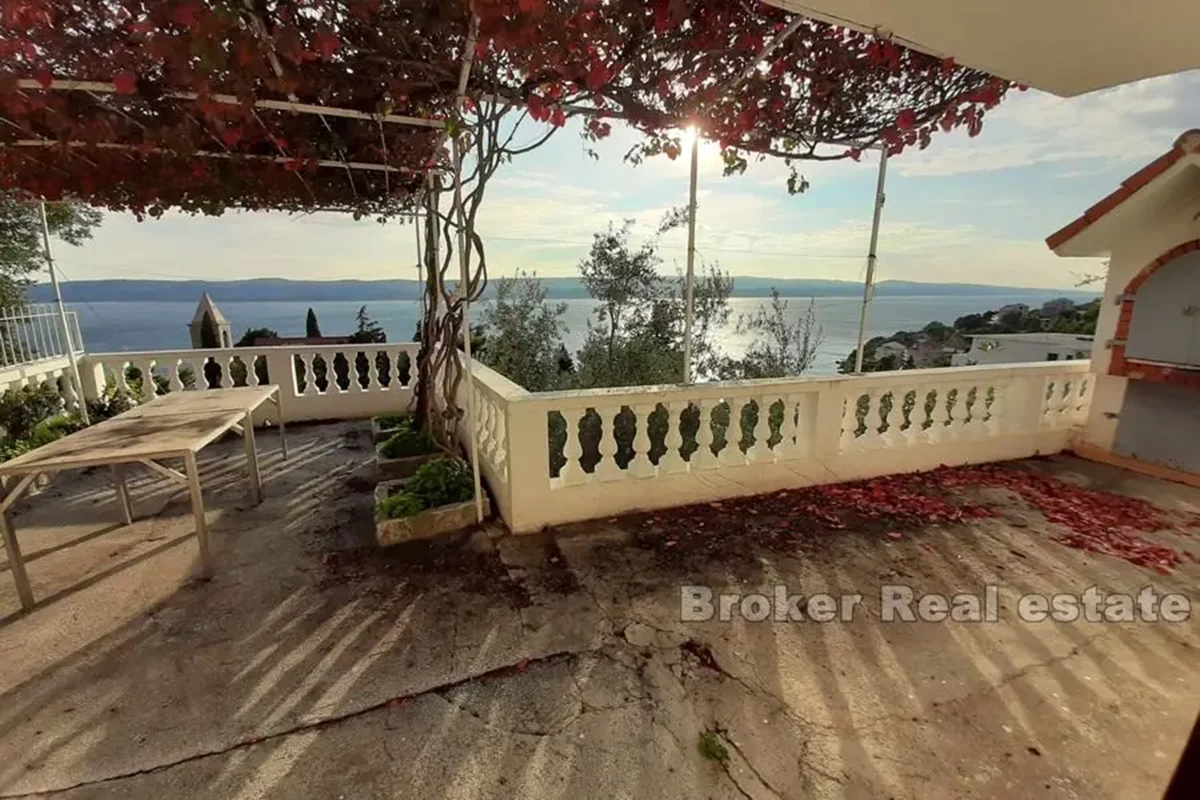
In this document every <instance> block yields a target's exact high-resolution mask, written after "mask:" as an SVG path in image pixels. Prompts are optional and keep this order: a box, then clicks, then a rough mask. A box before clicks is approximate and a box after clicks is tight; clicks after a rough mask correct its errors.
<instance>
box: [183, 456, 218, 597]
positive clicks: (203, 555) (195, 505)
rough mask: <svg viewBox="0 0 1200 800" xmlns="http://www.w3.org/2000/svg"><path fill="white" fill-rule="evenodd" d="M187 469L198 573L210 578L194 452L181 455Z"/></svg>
mask: <svg viewBox="0 0 1200 800" xmlns="http://www.w3.org/2000/svg"><path fill="white" fill-rule="evenodd" d="M183 464H184V467H185V469H186V471H187V479H188V492H189V494H191V496H192V516H193V517H195V518H196V539H197V540H198V541H199V543H200V574H201V576H202V577H205V578H211V577H212V574H213V565H212V553H211V552H210V550H209V547H208V521H207V520H205V519H204V495H203V494H202V493H201V491H200V470H199V469H198V468H197V467H196V454H195V453H187V454H185V455H184V457H183Z"/></svg>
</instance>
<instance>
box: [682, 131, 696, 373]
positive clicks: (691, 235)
mask: <svg viewBox="0 0 1200 800" xmlns="http://www.w3.org/2000/svg"><path fill="white" fill-rule="evenodd" d="M699 163H700V132H699V131H697V132H696V133H695V135H694V136H693V137H692V168H691V180H690V183H689V185H688V244H687V278H686V281H685V283H684V312H683V382H684V383H685V384H690V383H691V382H692V318H693V317H694V316H695V292H694V285H695V282H696V173H697V172H698V167H699Z"/></svg>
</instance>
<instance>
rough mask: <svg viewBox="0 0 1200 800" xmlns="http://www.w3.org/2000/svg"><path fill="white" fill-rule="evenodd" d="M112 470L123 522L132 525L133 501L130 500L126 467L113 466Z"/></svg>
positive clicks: (122, 465) (120, 465)
mask: <svg viewBox="0 0 1200 800" xmlns="http://www.w3.org/2000/svg"><path fill="white" fill-rule="evenodd" d="M111 469H112V480H113V485H114V486H115V487H116V489H117V507H118V508H119V509H120V511H121V522H123V523H125V524H126V525H132V524H133V501H132V500H131V499H130V498H129V485H128V484H127V483H126V482H125V465H124V464H113V465H112V467H111Z"/></svg>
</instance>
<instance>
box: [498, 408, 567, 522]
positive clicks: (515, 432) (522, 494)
mask: <svg viewBox="0 0 1200 800" xmlns="http://www.w3.org/2000/svg"><path fill="white" fill-rule="evenodd" d="M505 413H506V414H507V418H506V419H505V424H504V432H505V435H506V436H507V439H508V441H507V442H505V443H504V447H505V449H506V450H507V451H508V476H509V479H508V485H507V486H506V487H505V491H506V492H507V493H508V509H509V514H510V515H511V517H512V518H511V519H510V520H508V524H509V527H510V528H512V529H513V530H522V529H523V527H524V519H525V517H526V516H527V515H528V514H530V513H531V512H533V513H536V512H537V510H538V508H539V504H544V503H546V502H547V500H548V498H547V497H546V495H547V494H548V493H549V491H550V431H549V424H548V421H547V419H548V417H547V413H546V409H545V407H544V406H541V405H538V404H536V403H523V402H520V401H519V400H515V399H510V400H509V402H508V403H507V409H506V412H505ZM566 416H567V418H568V419H570V415H569V414H568V415H566ZM570 435H571V432H570V431H568V436H570ZM500 502H501V507H503V503H504V501H503V500H501V501H500Z"/></svg>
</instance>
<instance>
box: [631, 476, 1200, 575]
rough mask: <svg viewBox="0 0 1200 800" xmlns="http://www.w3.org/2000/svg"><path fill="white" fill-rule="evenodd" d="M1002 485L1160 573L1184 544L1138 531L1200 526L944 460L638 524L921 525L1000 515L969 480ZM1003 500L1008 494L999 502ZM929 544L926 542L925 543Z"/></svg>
mask: <svg viewBox="0 0 1200 800" xmlns="http://www.w3.org/2000/svg"><path fill="white" fill-rule="evenodd" d="M981 488H991V489H1005V490H1007V491H1009V492H1011V493H1012V494H1014V495H1016V496H1017V497H1019V498H1021V499H1022V500H1024V501H1025V502H1026V503H1028V504H1029V505H1030V506H1031V507H1032V508H1033V509H1035V510H1036V511H1038V512H1040V513H1041V515H1042V516H1043V517H1044V518H1045V519H1046V521H1047V522H1049V523H1051V524H1052V525H1053V526H1054V528H1053V529H1052V531H1053V533H1052V536H1051V538H1052V540H1053V541H1055V542H1058V543H1060V544H1063V545H1065V546H1067V547H1072V548H1075V549H1077V550H1082V551H1084V552H1088V553H1100V554H1103V555H1107V556H1112V557H1114V558H1120V559H1124V560H1125V561H1128V562H1130V563H1132V564H1136V565H1138V566H1140V567H1144V568H1146V569H1153V570H1155V571H1157V572H1159V573H1162V574H1165V573H1168V572H1169V571H1170V570H1171V569H1172V568H1173V567H1176V566H1179V565H1180V564H1182V563H1183V562H1184V561H1185V559H1191V560H1192V561H1197V560H1198V559H1197V558H1196V557H1195V556H1194V555H1193V554H1191V553H1187V552H1181V551H1179V550H1176V549H1174V548H1171V547H1168V546H1165V545H1160V544H1156V543H1154V542H1151V541H1149V540H1148V539H1146V538H1145V537H1144V536H1143V534H1149V533H1154V532H1157V531H1164V530H1174V531H1175V532H1178V533H1188V531H1187V529H1188V528H1196V527H1200V515H1197V514H1196V513H1194V512H1183V513H1178V514H1175V513H1169V512H1167V511H1164V510H1162V509H1160V508H1158V507H1156V506H1155V505H1153V504H1151V503H1149V502H1147V501H1145V500H1142V499H1141V498H1137V497H1131V496H1128V495H1122V494H1116V493H1111V492H1103V491H1097V490H1094V489H1086V488H1083V487H1081V486H1077V485H1075V484H1073V483H1070V482H1067V481H1064V480H1061V479H1059V478H1056V477H1053V476H1051V475H1048V474H1045V473H1040V472H1036V471H1032V470H1029V469H1023V468H1020V467H1013V466H1005V465H986V466H979V467H944V468H942V469H938V470H933V471H932V472H925V473H919V474H909V475H888V476H886V477H881V478H874V479H871V480H864V481H854V482H850V483H837V484H829V485H825V486H811V487H807V488H804V489H794V490H785V491H781V492H776V493H774V494H770V495H763V496H757V497H744V498H736V499H731V500H725V501H722V502H714V503H706V504H701V505H694V506H687V507H684V508H676V509H672V510H670V511H663V512H659V513H657V514H654V515H646V516H645V517H643V519H644V522H643V525H644V526H647V527H651V528H653V529H655V530H659V531H663V532H667V533H668V536H667V539H666V542H665V545H664V546H665V547H667V548H675V547H676V546H677V545H679V544H680V543H681V542H682V541H686V538H687V537H686V534H685V532H690V533H692V534H693V535H698V536H699V537H701V538H707V537H705V536H704V535H705V533H706V531H710V532H715V531H717V530H725V531H732V532H736V531H744V532H747V533H752V534H755V535H757V536H763V535H764V534H765V535H766V536H767V538H769V539H771V540H773V541H774V542H775V543H776V544H780V545H783V544H786V542H787V541H788V540H789V539H791V538H793V537H794V535H796V534H801V533H803V532H814V531H816V530H821V529H824V530H843V529H853V530H856V531H876V530H877V531H879V532H880V533H882V534H883V535H884V536H886V537H887V538H889V539H893V540H895V539H901V538H903V537H902V534H900V533H899V532H898V531H896V530H894V529H895V528H901V529H909V530H913V529H920V528H923V527H928V526H931V525H947V524H954V523H958V522H964V521H967V520H970V519H980V518H988V517H998V516H1000V514H1001V510H1002V509H1001V507H1000V506H999V505H984V504H982V503H980V502H979V500H978V496H977V495H976V494H974V492H975V490H978V489H981ZM1007 505H1009V504H1006V506H1007ZM923 547H925V549H927V550H928V549H929V548H928V545H923Z"/></svg>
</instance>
